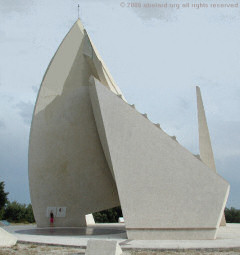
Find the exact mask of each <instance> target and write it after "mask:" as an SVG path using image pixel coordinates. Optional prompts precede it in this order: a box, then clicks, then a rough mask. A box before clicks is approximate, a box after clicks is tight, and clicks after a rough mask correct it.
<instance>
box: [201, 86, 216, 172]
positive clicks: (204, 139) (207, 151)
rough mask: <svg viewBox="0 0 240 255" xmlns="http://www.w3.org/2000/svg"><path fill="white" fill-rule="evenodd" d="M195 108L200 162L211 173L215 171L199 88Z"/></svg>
mask: <svg viewBox="0 0 240 255" xmlns="http://www.w3.org/2000/svg"><path fill="white" fill-rule="evenodd" d="M196 92H197V108H198V132H199V149H200V157H201V160H202V161H203V162H204V163H205V164H206V165H207V166H208V167H209V168H210V169H212V170H213V171H216V166H215V161H214V156H213V151H212V145H211V140H210V135H209V131H208V125H207V119H206V115H205V111H204V106H203V101H202V96H201V91H200V88H199V87H198V86H197V87H196Z"/></svg>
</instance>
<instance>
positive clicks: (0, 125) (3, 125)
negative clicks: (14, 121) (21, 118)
mask: <svg viewBox="0 0 240 255" xmlns="http://www.w3.org/2000/svg"><path fill="white" fill-rule="evenodd" d="M3 128H5V123H4V122H3V121H2V120H0V129H3Z"/></svg>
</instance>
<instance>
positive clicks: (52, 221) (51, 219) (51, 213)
mask: <svg viewBox="0 0 240 255" xmlns="http://www.w3.org/2000/svg"><path fill="white" fill-rule="evenodd" d="M53 223H54V214H53V212H52V211H51V212H50V227H53Z"/></svg>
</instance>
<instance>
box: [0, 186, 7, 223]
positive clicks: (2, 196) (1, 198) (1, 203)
mask: <svg viewBox="0 0 240 255" xmlns="http://www.w3.org/2000/svg"><path fill="white" fill-rule="evenodd" d="M4 187H5V184H4V182H0V220H1V219H2V218H3V214H4V209H5V206H6V204H7V202H8V198H7V196H8V192H5V191H4Z"/></svg>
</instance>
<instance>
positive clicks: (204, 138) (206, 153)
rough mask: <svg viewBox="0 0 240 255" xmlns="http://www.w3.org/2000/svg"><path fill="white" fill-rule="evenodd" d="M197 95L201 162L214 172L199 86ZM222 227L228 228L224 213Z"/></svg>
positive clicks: (212, 156)
mask: <svg viewBox="0 0 240 255" xmlns="http://www.w3.org/2000/svg"><path fill="white" fill-rule="evenodd" d="M196 93H197V108H198V133H199V150H200V157H201V160H202V161H203V162H204V163H205V164H206V165H207V166H208V167H209V168H210V169H212V170H213V171H215V172H216V171H217V170H216V166H215V160H214V155H213V151H212V145H211V139H210V135H209V130H208V125H207V118H206V115H205V110H204V106H203V101H202V96H201V91H200V88H199V87H198V86H196ZM220 226H226V219H225V215H224V213H223V217H222V220H221V223H220Z"/></svg>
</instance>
